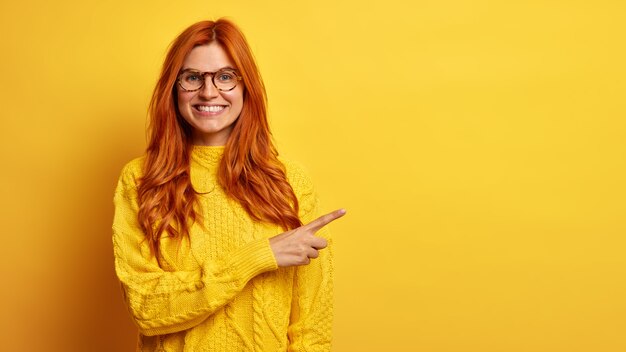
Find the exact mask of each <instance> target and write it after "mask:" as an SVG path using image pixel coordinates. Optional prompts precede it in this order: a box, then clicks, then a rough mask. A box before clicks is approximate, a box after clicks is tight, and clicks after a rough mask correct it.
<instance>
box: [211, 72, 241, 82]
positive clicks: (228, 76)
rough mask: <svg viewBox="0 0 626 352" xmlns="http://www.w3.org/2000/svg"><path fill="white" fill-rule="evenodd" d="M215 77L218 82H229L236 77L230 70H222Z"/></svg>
mask: <svg viewBox="0 0 626 352" xmlns="http://www.w3.org/2000/svg"><path fill="white" fill-rule="evenodd" d="M216 79H217V80H218V81H220V82H231V81H234V80H235V79H237V75H235V73H234V72H231V71H222V72H219V73H218V74H217V76H216Z"/></svg>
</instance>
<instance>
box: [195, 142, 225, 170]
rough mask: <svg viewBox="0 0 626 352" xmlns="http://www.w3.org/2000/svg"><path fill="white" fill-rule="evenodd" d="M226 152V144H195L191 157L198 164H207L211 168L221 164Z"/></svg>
mask: <svg viewBox="0 0 626 352" xmlns="http://www.w3.org/2000/svg"><path fill="white" fill-rule="evenodd" d="M223 154H224V146H223V145H220V146H207V145H194V146H193V148H192V149H191V159H192V160H194V161H196V162H197V163H198V164H200V165H202V166H205V167H207V168H209V169H212V168H215V167H217V166H218V165H219V163H220V160H222V155H223Z"/></svg>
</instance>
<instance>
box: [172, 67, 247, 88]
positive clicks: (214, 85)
mask: <svg viewBox="0 0 626 352" xmlns="http://www.w3.org/2000/svg"><path fill="white" fill-rule="evenodd" d="M187 72H196V73H198V74H199V75H200V76H202V85H201V86H200V87H198V88H197V89H185V87H183V83H182V82H181V80H182V78H183V75H184V74H185V73H187ZM220 72H229V73H234V74H235V78H236V79H237V80H236V81H235V85H234V86H233V87H232V88H230V89H221V88H220V87H218V86H217V84H215V77H216V76H218V75H217V73H220ZM207 75H211V83H213V87H215V89H217V90H219V91H220V92H230V91H231V90H233V89H235V87H237V84H239V81H241V80H242V79H243V77H241V76H240V75H239V73H238V72H237V70H235V69H233V68H222V69H220V70H217V71H214V72H202V71H198V70H194V69H191V68H188V69H185V70H182V71H180V73H179V74H178V77H177V78H176V82H177V83H178V86H179V87H180V89H182V90H183V91H185V92H197V91H199V90H200V89H202V88H204V86H205V85H206V76H207Z"/></svg>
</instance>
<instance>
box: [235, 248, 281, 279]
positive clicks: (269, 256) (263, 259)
mask: <svg viewBox="0 0 626 352" xmlns="http://www.w3.org/2000/svg"><path fill="white" fill-rule="evenodd" d="M228 261H229V264H231V265H232V267H233V268H235V272H236V273H237V277H239V278H241V279H243V282H248V281H249V280H251V279H252V278H253V277H255V276H257V275H259V274H261V273H264V272H266V271H271V270H276V269H278V264H277V263H276V258H274V252H273V251H272V248H271V247H270V241H269V239H267V238H261V239H258V240H254V241H252V242H250V243H248V244H246V245H244V246H243V247H241V248H240V249H239V250H237V251H235V252H234V253H233V255H232V256H231V257H230V259H229V260H228Z"/></svg>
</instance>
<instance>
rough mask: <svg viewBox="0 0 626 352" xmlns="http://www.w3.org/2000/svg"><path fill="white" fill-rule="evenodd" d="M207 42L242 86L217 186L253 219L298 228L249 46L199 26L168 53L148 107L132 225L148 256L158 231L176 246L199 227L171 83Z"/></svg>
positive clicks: (186, 133)
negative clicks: (196, 49) (228, 60)
mask: <svg viewBox="0 0 626 352" xmlns="http://www.w3.org/2000/svg"><path fill="white" fill-rule="evenodd" d="M213 41H216V42H217V43H219V44H220V45H221V46H222V48H224V50H225V51H226V52H227V53H228V55H229V56H230V58H231V59H232V60H233V62H234V64H235V66H236V68H237V69H238V71H239V73H240V75H241V76H242V77H243V80H242V81H243V85H244V96H243V99H244V103H243V108H242V111H241V114H240V115H239V118H238V119H237V120H236V121H235V123H234V124H235V125H234V127H233V130H232V132H231V134H230V136H229V138H228V140H227V142H226V146H225V148H224V154H223V156H222V161H221V163H220V165H219V170H218V182H219V183H220V185H221V186H222V188H223V189H224V191H225V192H226V194H227V195H228V196H230V197H231V198H233V199H235V200H237V201H238V202H239V203H240V204H241V205H242V207H243V208H244V209H245V210H246V211H247V213H248V214H249V215H250V217H251V218H252V219H254V220H257V221H266V222H270V223H274V224H277V225H279V226H281V227H282V228H283V229H284V230H285V231H286V230H288V229H293V228H296V227H298V226H301V225H302V222H301V221H300V219H299V217H298V200H297V198H296V195H295V193H294V191H293V189H292V187H291V185H290V184H289V183H288V182H287V177H286V174H285V167H284V165H283V164H282V163H281V162H280V161H279V160H278V152H277V150H276V148H275V147H274V145H273V143H272V139H271V133H270V130H269V124H268V122H267V109H266V104H267V96H266V93H265V86H264V85H263V80H262V79H261V75H260V74H259V70H258V68H257V66H256V63H255V61H254V57H253V56H252V52H251V51H250V48H249V46H248V43H247V42H246V39H245V37H244V35H243V33H242V32H241V31H240V30H239V29H238V28H237V26H235V25H234V24H233V23H232V22H230V21H228V20H224V19H219V20H217V21H215V22H213V21H203V22H198V23H196V24H194V25H192V26H190V27H189V28H187V29H186V30H184V31H183V32H182V33H181V34H180V35H179V36H178V37H177V38H176V39H175V40H174V42H173V43H172V45H171V46H170V49H169V51H168V53H167V56H166V58H165V62H164V63H163V69H162V71H161V76H160V78H159V81H158V83H157V85H156V87H155V89H154V92H153V95H152V100H151V102H150V107H149V115H150V125H149V128H148V139H149V142H148V148H147V151H146V158H145V161H144V166H143V167H144V173H143V177H142V178H141V179H140V180H139V186H138V202H139V214H138V218H139V219H138V220H139V224H140V226H141V228H142V229H143V231H144V232H145V235H146V240H147V241H148V243H149V244H150V248H151V250H152V253H153V254H156V253H158V251H159V242H160V238H161V236H162V235H163V233H164V232H167V233H168V235H169V236H171V237H173V238H178V239H179V240H180V239H182V238H183V237H189V228H190V226H191V224H192V223H193V222H195V221H199V220H202V216H201V214H200V213H198V207H197V205H198V202H199V199H198V193H197V192H196V191H195V190H194V189H193V186H192V184H191V179H190V171H189V170H190V167H189V161H190V154H191V149H192V147H193V145H192V143H191V132H192V130H191V126H189V124H188V123H187V122H186V121H185V120H184V119H183V118H182V117H181V116H180V113H179V112H178V109H177V101H176V86H175V83H176V78H177V76H178V74H179V71H180V70H181V68H182V65H183V61H184V60H185V57H186V56H187V55H188V54H189V52H190V51H191V50H192V49H193V48H194V47H196V46H198V45H205V44H209V43H211V42H213Z"/></svg>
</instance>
